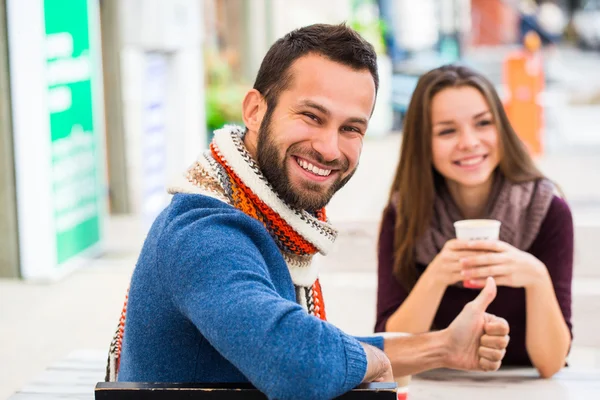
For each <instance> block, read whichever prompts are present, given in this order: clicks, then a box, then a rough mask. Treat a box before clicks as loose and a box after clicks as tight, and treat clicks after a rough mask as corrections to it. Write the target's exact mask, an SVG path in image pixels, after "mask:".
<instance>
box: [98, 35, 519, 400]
mask: <svg viewBox="0 0 600 400" xmlns="http://www.w3.org/2000/svg"><path fill="white" fill-rule="evenodd" d="M377 88H378V76H377V63H376V56H375V53H374V51H373V47H372V46H371V45H370V44H368V43H367V42H366V41H364V39H362V38H361V37H360V36H359V35H358V34H357V33H356V32H354V31H353V30H351V29H350V28H348V27H346V26H345V25H333V26H332V25H312V26H309V27H305V28H301V29H298V30H296V31H293V32H291V33H289V34H288V35H286V36H285V37H283V38H282V39H279V40H278V41H277V42H276V43H275V44H274V45H273V46H272V47H271V48H270V50H269V51H268V53H267V55H266V56H265V58H264V60H263V62H262V64H261V67H260V70H259V72H258V76H257V78H256V82H255V84H254V88H253V89H251V90H250V91H249V92H248V93H247V95H246V97H245V98H244V102H243V105H242V108H243V119H244V124H245V128H241V127H236V126H226V127H224V128H223V129H221V130H220V131H218V132H216V134H215V137H214V140H213V141H212V143H211V146H210V149H209V150H208V151H207V152H205V153H204V154H202V155H201V156H200V157H199V159H198V160H197V161H196V162H195V163H194V164H193V165H192V166H191V167H190V169H189V170H188V171H187V175H186V179H185V180H184V181H183V182H182V183H180V184H178V185H177V186H175V187H173V188H171V193H173V194H174V196H173V199H172V202H171V204H170V205H169V206H168V207H167V208H166V209H165V210H164V212H163V213H162V214H161V215H160V216H159V217H158V218H157V220H156V221H155V223H154V224H153V226H152V228H151V230H150V232H149V234H148V237H147V239H146V242H145V244H144V247H143V249H142V252H141V255H140V258H139V261H138V263H137V265H136V269H135V272H134V274H133V278H132V282H131V287H130V292H129V300H128V301H129V303H128V304H127V313H126V315H127V319H126V323H125V324H124V338H123V342H122V345H121V342H120V340H121V339H120V337H117V340H116V341H115V342H114V343H113V346H112V350H111V356H110V364H109V378H110V379H118V380H119V381H144V382H250V383H252V384H254V385H255V386H256V387H257V388H258V389H260V390H261V391H262V392H264V393H265V394H266V395H267V396H268V397H269V398H278V399H295V398H298V399H321V398H323V399H326V398H333V397H336V396H338V395H341V394H342V393H344V392H346V391H348V390H350V389H352V388H354V387H355V386H357V385H358V384H360V383H361V382H370V381H389V380H392V379H393V375H392V374H393V373H395V374H396V375H398V376H403V375H408V374H412V373H416V372H419V371H423V370H425V369H430V368H437V367H448V368H458V369H479V370H494V369H497V368H498V367H499V365H500V361H501V359H502V357H503V356H504V351H505V348H506V345H507V342H508V326H507V324H506V322H505V321H503V320H501V319H498V318H495V317H493V316H491V315H489V314H486V313H485V309H486V308H487V306H488V305H489V303H490V302H491V301H492V300H493V298H494V296H495V285H494V282H493V280H490V281H489V282H488V285H487V286H486V288H485V289H483V290H482V292H481V294H480V295H479V297H477V299H476V300H475V301H474V302H472V303H470V304H469V305H468V306H467V307H466V308H465V310H464V311H463V313H461V314H460V315H459V316H458V317H457V319H456V320H455V321H454V323H453V324H451V325H450V326H449V327H448V328H447V329H446V330H444V331H440V332H433V333H428V334H423V335H415V336H412V337H387V338H385V339H384V338H382V337H376V336H374V337H366V338H357V337H353V336H351V335H348V334H346V333H344V332H342V331H341V330H339V329H338V328H336V327H335V326H333V325H332V324H330V323H328V322H327V321H326V314H325V304H324V300H323V296H322V293H321V287H320V285H319V280H318V270H317V267H316V265H313V264H312V263H311V259H312V256H313V255H314V254H315V253H316V252H321V253H323V254H326V253H327V251H328V250H329V249H330V247H331V245H332V244H333V242H334V240H335V237H336V234H337V232H336V230H335V229H334V227H333V226H331V225H330V224H329V222H328V221H327V217H326V214H325V210H324V206H325V205H326V204H327V203H328V202H329V200H330V199H331V197H332V196H333V194H334V193H335V192H337V191H338V190H339V189H340V188H341V187H342V186H343V185H344V184H345V183H346V182H347V181H348V180H349V179H350V178H351V176H352V174H353V173H354V171H355V170H356V168H357V166H358V161H359V157H360V153H361V149H362V145H363V139H364V136H365V134H366V132H367V128H368V122H369V118H370V116H371V113H372V111H373V107H374V105H375V97H376V93H377ZM121 348H122V353H121V352H120V349H121ZM119 366H120V368H118V367H119ZM392 369H393V371H392Z"/></svg>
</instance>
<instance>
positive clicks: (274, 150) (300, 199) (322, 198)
mask: <svg viewBox="0 0 600 400" xmlns="http://www.w3.org/2000/svg"><path fill="white" fill-rule="evenodd" d="M271 115H272V114H271V113H269V112H268V111H267V113H266V114H265V117H264V119H263V121H262V123H261V125H260V128H259V130H258V143H257V152H256V153H257V154H256V162H257V163H258V166H259V168H260V170H261V172H262V173H263V175H264V176H265V177H266V178H267V181H268V182H269V183H270V184H271V186H272V187H273V189H274V190H275V192H276V193H277V194H278V195H279V197H281V199H282V200H283V201H285V202H286V203H287V204H288V205H289V206H291V207H292V208H296V209H300V210H306V211H309V212H314V211H316V210H318V209H320V208H323V207H325V206H326V205H327V204H328V203H329V201H330V200H331V198H332V197H333V195H334V194H335V193H336V192H337V191H338V190H340V189H341V188H342V187H344V185H345V184H346V183H347V182H348V181H349V180H350V178H351V177H352V175H354V172H355V171H356V168H355V169H354V170H353V171H352V172H351V173H350V174H348V176H346V177H343V178H342V175H343V174H344V173H345V172H346V171H347V170H348V167H349V162H348V159H347V158H344V159H343V160H341V159H340V160H335V161H325V160H324V159H323V156H321V154H319V153H318V152H317V151H315V150H313V149H312V148H310V149H302V148H301V147H300V145H292V146H290V147H289V148H288V149H287V150H286V153H285V155H284V157H283V158H282V159H280V158H279V148H278V147H277V145H276V143H275V142H274V140H273V132H272V131H271ZM294 150H296V151H295V152H294ZM292 152H294V153H293V154H294V156H301V157H302V158H306V159H309V160H311V159H312V160H315V161H316V162H318V163H320V164H321V165H323V166H325V167H328V168H331V169H336V170H338V173H339V176H338V178H337V179H336V180H335V181H334V182H333V183H332V184H330V186H329V187H328V188H326V189H324V185H321V184H319V183H317V182H310V181H304V182H303V183H302V187H301V188H294V187H293V186H292V183H291V182H290V179H289V168H288V164H287V163H286V162H285V160H287V159H288V158H289V154H290V153H292ZM294 162H295V161H294Z"/></svg>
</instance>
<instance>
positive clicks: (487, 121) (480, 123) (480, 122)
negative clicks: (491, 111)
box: [477, 119, 492, 126]
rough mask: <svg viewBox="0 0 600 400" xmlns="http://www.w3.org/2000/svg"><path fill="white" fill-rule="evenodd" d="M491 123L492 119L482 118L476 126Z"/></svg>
mask: <svg viewBox="0 0 600 400" xmlns="http://www.w3.org/2000/svg"><path fill="white" fill-rule="evenodd" d="M491 123H492V121H490V120H488V119H484V120H482V121H479V122H478V123H477V126H487V125H490V124H491Z"/></svg>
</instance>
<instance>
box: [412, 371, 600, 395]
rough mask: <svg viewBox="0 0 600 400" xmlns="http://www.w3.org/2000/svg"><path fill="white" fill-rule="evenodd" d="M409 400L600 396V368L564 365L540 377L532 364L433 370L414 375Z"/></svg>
mask: <svg viewBox="0 0 600 400" xmlns="http://www.w3.org/2000/svg"><path fill="white" fill-rule="evenodd" d="M408 393H409V394H408V399H409V400H433V399H461V400H463V399H465V400H467V399H482V400H521V399H523V400H537V399H543V400H571V399H577V400H579V399H581V400H586V399H590V400H591V399H594V400H598V399H600V370H598V369H574V368H570V367H569V368H564V369H562V370H561V371H560V372H559V373H557V374H556V375H555V376H554V377H552V378H551V379H541V378H539V375H538V373H537V371H536V370H535V369H533V368H503V369H501V370H500V371H497V372H461V371H451V370H434V371H429V372H425V373H422V374H419V375H416V376H414V377H413V378H412V381H411V383H410V385H409V390H408Z"/></svg>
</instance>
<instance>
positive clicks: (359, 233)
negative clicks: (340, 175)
mask: <svg viewBox="0 0 600 400" xmlns="http://www.w3.org/2000/svg"><path fill="white" fill-rule="evenodd" d="M586 57H587V56H584V57H583V61H581V60H579V62H580V63H582V65H584V64H585V65H586V66H587V65H588V63H589V65H590V66H594V68H595V69H597V68H598V67H599V66H600V59H597V58H593V60H592V61H591V62H590V61H589V60H588V58H586ZM570 62H573V61H572V60H570ZM582 68H583V67H582ZM586 71H587V72H586V73H588V74H591V73H592V72H594V71H593V70H592V71H588V70H586ZM599 76H600V75H599ZM578 85H579V84H577V85H576V84H573V83H572V82H570V83H569V84H568V85H567V84H563V85H558V86H555V88H556V89H555V90H556V91H555V93H563V95H562V97H561V95H559V94H557V95H556V96H555V97H556V98H559V99H563V100H564V98H565V96H566V94H565V93H570V92H572V91H573V90H574V89H572V88H574V87H575V88H577V87H579V88H581V87H583V86H578ZM599 87H600V86H599ZM553 90H554V89H553ZM577 90H580V89H577ZM561 91H562V92H561ZM551 97H552V95H550V98H551ZM574 110H575V111H574ZM578 111H580V112H581V113H582V114H581V115H585V117H581V116H577V112H578ZM551 115H552V117H553V118H555V119H554V121H555V122H552V123H551V124H550V125H549V128H548V131H547V140H548V143H552V146H549V147H548V149H547V152H546V154H545V155H544V156H542V157H540V158H539V159H538V160H537V162H538V164H539V166H540V167H541V169H542V170H543V171H544V172H545V173H546V174H547V175H548V176H549V177H551V178H552V179H554V180H555V181H556V182H557V183H558V184H559V185H560V186H561V187H562V189H563V191H564V192H565V195H566V198H567V200H568V202H569V204H570V205H571V207H572V211H573V215H574V220H575V225H576V265H575V279H574V285H573V294H574V296H573V312H574V326H575V341H574V344H573V349H572V352H571V357H570V364H571V365H573V366H579V367H591V368H600V338H598V335H597V333H596V332H598V330H599V329H600V320H598V318H597V316H598V315H600V269H598V268H597V262H596V257H595V252H594V250H595V245H596V243H597V242H598V240H599V239H600V178H598V176H599V173H600V146H597V145H598V144H599V142H600V139H598V137H599V136H600V130H598V126H600V112H597V110H596V109H595V108H593V106H592V108H591V109H588V110H587V111H581V110H579V109H577V108H576V106H571V105H569V106H568V107H566V108H565V107H563V108H561V107H558V106H557V108H556V109H555V111H553V112H552V113H551ZM556 121H562V122H561V123H559V122H556ZM400 144H401V135H400V134H398V133H391V134H389V135H387V136H385V137H381V138H377V139H367V140H366V141H365V145H364V149H363V154H362V157H361V163H360V166H359V169H358V171H357V173H356V174H355V176H354V178H353V179H352V180H351V181H350V182H349V183H348V185H347V186H346V187H345V188H343V189H342V190H341V191H340V192H339V193H338V194H337V195H336V196H335V197H334V199H333V200H332V202H331V204H330V207H329V210H328V214H329V217H330V219H331V220H332V222H333V223H334V224H336V225H337V226H338V227H339V228H340V236H339V240H338V241H337V243H336V246H335V248H334V251H333V252H332V254H331V255H329V256H327V257H319V258H318V259H317V261H316V262H319V263H321V265H322V271H323V272H322V278H321V279H322V285H323V291H324V294H325V300H326V303H327V314H328V318H329V320H330V321H331V322H333V323H334V324H336V325H338V326H339V327H340V328H342V329H344V330H346V331H348V332H349V333H352V334H357V335H358V334H369V333H371V332H372V329H373V325H374V321H375V293H376V257H375V246H376V235H377V229H378V224H379V218H380V216H381V212H382V210H383V208H384V207H385V205H386V202H387V197H388V190H389V187H390V184H391V180H392V177H393V174H394V171H395V169H396V163H397V160H398V155H399V150H400ZM107 228H108V229H107V235H106V238H105V251H104V254H103V255H102V257H100V258H98V259H95V260H91V261H90V263H89V265H88V266H86V267H85V268H82V269H80V270H78V271H76V272H74V273H73V274H71V275H69V276H68V277H66V278H65V279H63V280H61V281H59V282H56V283H53V284H42V283H28V282H22V281H16V280H6V279H5V280H0V307H1V309H0V310H1V312H0V338H2V340H1V341H0V399H4V398H7V397H8V396H9V395H10V394H11V393H14V392H15V391H16V390H18V389H19V388H21V387H23V385H25V384H26V382H28V381H30V380H32V379H33V378H34V377H35V376H38V375H39V374H40V373H41V372H42V371H43V370H44V369H45V368H46V367H47V366H48V365H50V364H52V363H54V362H56V361H57V360H60V359H61V358H63V357H65V356H66V355H67V354H69V353H71V352H72V351H74V350H80V349H99V350H104V349H107V348H108V344H109V342H110V340H111V337H112V334H113V332H114V330H115V328H116V324H117V322H118V318H119V314H120V311H121V307H122V304H123V300H124V294H125V291H126V288H127V286H128V282H129V278H130V276H131V273H132V270H133V267H134V265H135V261H136V258H137V255H138V252H139V250H140V247H141V244H142V242H143V239H144V236H145V232H144V227H143V223H142V222H141V220H140V219H138V218H137V217H136V216H111V217H109V218H108V224H107ZM101 379H102V377H101V376H99V377H98V380H101Z"/></svg>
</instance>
